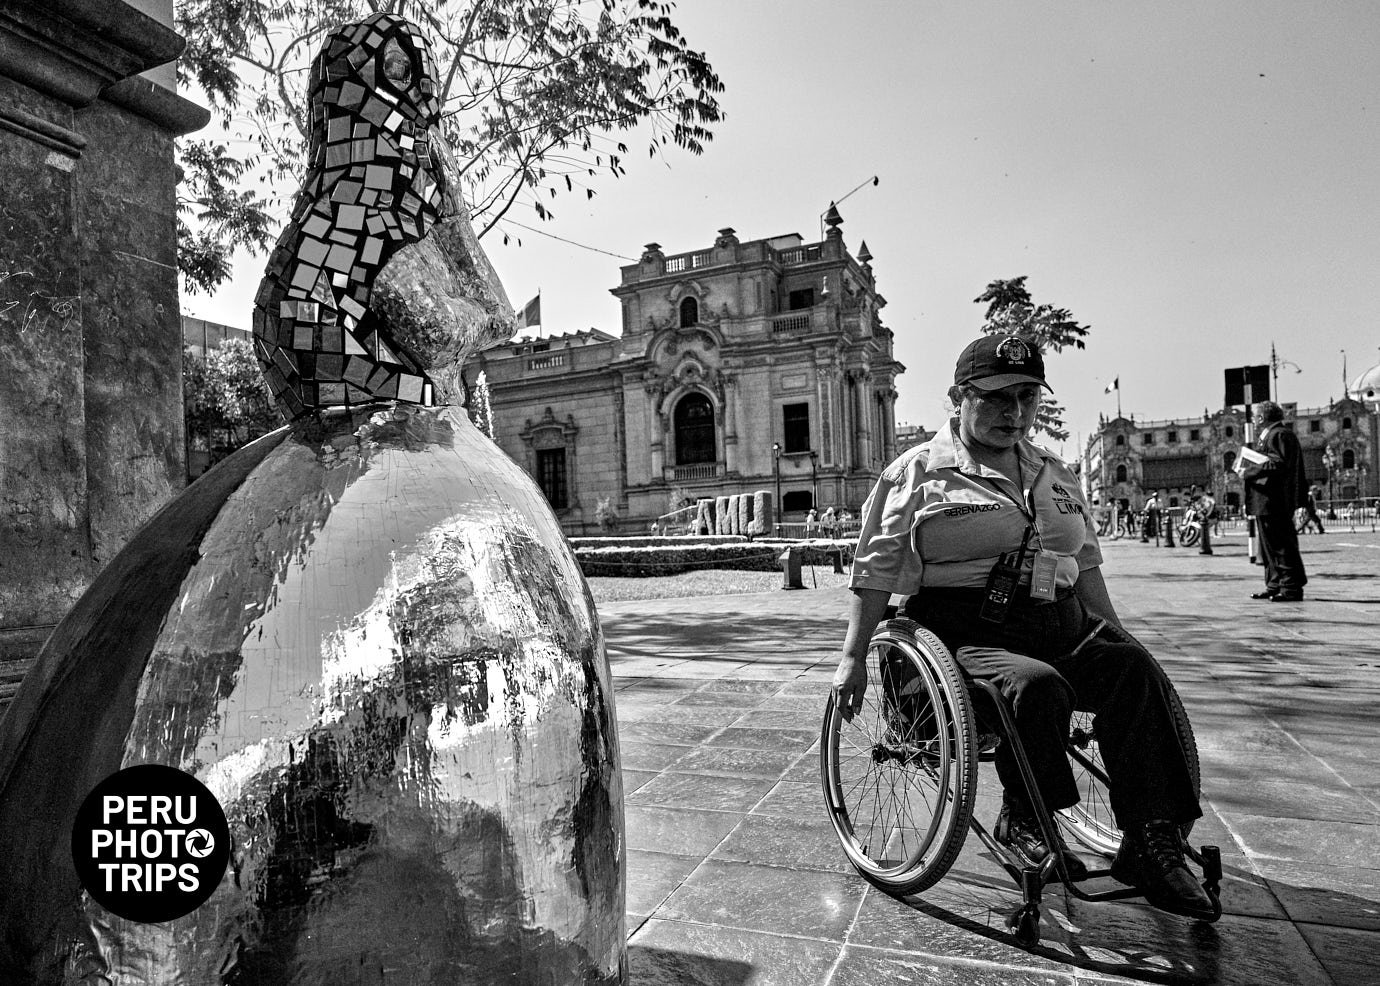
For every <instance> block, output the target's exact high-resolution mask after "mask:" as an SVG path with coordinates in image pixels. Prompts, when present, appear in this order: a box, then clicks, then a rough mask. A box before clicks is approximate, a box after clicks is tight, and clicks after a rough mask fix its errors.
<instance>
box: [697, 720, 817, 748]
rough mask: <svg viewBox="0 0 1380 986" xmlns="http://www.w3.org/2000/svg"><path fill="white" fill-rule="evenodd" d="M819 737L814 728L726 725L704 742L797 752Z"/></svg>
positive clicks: (716, 744) (714, 744)
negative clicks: (761, 727) (760, 727)
mask: <svg viewBox="0 0 1380 986" xmlns="http://www.w3.org/2000/svg"><path fill="white" fill-rule="evenodd" d="M818 739H819V732H818V731H817V730H814V729H759V728H754V727H743V726H727V727H725V728H724V729H721V730H719V731H718V732H717V733H715V734H714V736H712V737H711V738H709V739H706V740H705V742H706V743H708V744H711V745H713V746H736V747H741V748H743V749H748V750H793V751H795V752H797V753H799V752H800V751H801V750H804V749H808V748H809V746H810V744H812V743H814V742H816V741H817V740H818Z"/></svg>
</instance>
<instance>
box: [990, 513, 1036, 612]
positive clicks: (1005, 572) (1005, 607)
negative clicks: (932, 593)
mask: <svg viewBox="0 0 1380 986" xmlns="http://www.w3.org/2000/svg"><path fill="white" fill-rule="evenodd" d="M1030 533H1031V531H1030V528H1029V527H1027V528H1026V529H1025V534H1024V535H1023V536H1022V537H1021V550H1020V551H1019V552H1018V553H1017V554H1016V560H1015V561H1014V562H1012V560H1011V552H1009V551H1006V552H1003V553H1002V555H1001V557H999V558H998V559H997V563H996V564H995V565H993V566H992V571H991V572H989V573H988V575H987V589H986V594H985V595H984V596H983V599H982V609H980V610H978V616H979V617H980V618H982V619H984V620H987V621H988V622H989V623H1005V622H1006V617H1007V614H1008V613H1009V612H1010V610H1011V601H1012V600H1013V599H1015V598H1016V590H1017V589H1018V588H1019V587H1020V584H1021V569H1022V568H1023V567H1024V566H1025V550H1026V547H1027V546H1028V545H1029V544H1030Z"/></svg>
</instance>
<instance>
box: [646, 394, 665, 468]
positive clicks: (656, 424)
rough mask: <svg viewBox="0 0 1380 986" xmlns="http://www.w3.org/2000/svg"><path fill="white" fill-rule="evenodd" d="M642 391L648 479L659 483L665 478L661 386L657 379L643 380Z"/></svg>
mask: <svg viewBox="0 0 1380 986" xmlns="http://www.w3.org/2000/svg"><path fill="white" fill-rule="evenodd" d="M642 389H643V393H645V394H646V395H647V406H646V408H645V412H646V418H647V448H648V451H650V452H651V454H652V474H651V475H650V476H649V477H648V479H649V480H650V481H651V482H653V483H659V482H661V481H662V480H663V479H665V478H666V472H665V465H664V461H665V460H664V455H663V449H664V447H665V446H664V441H665V437H666V429H665V427H664V425H663V418H662V414H661V407H660V403H661V386H660V382H659V381H657V380H654V379H653V380H644V381H643V387H642Z"/></svg>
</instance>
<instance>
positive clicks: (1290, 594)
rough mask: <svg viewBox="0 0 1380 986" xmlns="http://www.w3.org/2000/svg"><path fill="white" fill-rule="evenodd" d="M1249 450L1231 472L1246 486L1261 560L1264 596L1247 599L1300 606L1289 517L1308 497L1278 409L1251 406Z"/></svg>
mask: <svg viewBox="0 0 1380 986" xmlns="http://www.w3.org/2000/svg"><path fill="white" fill-rule="evenodd" d="M1253 410H1254V412H1255V427H1256V430H1257V437H1256V442H1255V445H1256V447H1255V448H1249V447H1244V448H1242V449H1241V455H1240V457H1239V459H1238V460H1237V461H1238V465H1237V471H1238V472H1240V474H1241V479H1242V481H1243V482H1244V483H1245V485H1246V497H1247V500H1246V505H1247V509H1248V510H1249V512H1250V513H1252V514H1254V515H1255V519H1256V529H1257V530H1258V532H1259V534H1260V551H1261V554H1262V555H1264V556H1265V591H1264V592H1256V593H1252V595H1251V598H1252V599H1268V600H1270V601H1271V602H1276V603H1287V602H1302V601H1303V587H1304V584H1305V583H1307V581H1308V576H1307V574H1305V573H1304V570H1303V558H1302V557H1300V555H1299V535H1298V531H1297V530H1295V528H1294V511H1295V510H1296V509H1298V507H1300V506H1301V505H1302V504H1303V502H1304V500H1305V499H1306V498H1307V496H1308V481H1307V479H1306V478H1305V477H1304V473H1303V450H1302V449H1301V448H1300V447H1299V440H1298V436H1297V435H1295V434H1294V432H1293V430H1292V429H1290V428H1286V427H1285V426H1284V409H1283V408H1281V407H1280V406H1279V405H1278V404H1276V403H1275V402H1274V401H1261V402H1260V403H1258V404H1256V405H1255V406H1254V409H1253Z"/></svg>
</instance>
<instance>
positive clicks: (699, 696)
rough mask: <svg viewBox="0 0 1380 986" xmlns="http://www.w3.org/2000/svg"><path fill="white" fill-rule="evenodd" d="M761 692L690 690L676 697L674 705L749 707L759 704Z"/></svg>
mask: <svg viewBox="0 0 1380 986" xmlns="http://www.w3.org/2000/svg"><path fill="white" fill-rule="evenodd" d="M763 700H764V698H763V695H762V693H761V692H708V691H704V692H691V693H690V694H688V695H684V696H682V697H681V698H678V699H676V701H675V704H676V705H690V706H710V707H711V708H726V709H731V708H745V709H751V708H756V707H757V706H759V705H761V704H762V702H763Z"/></svg>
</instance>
